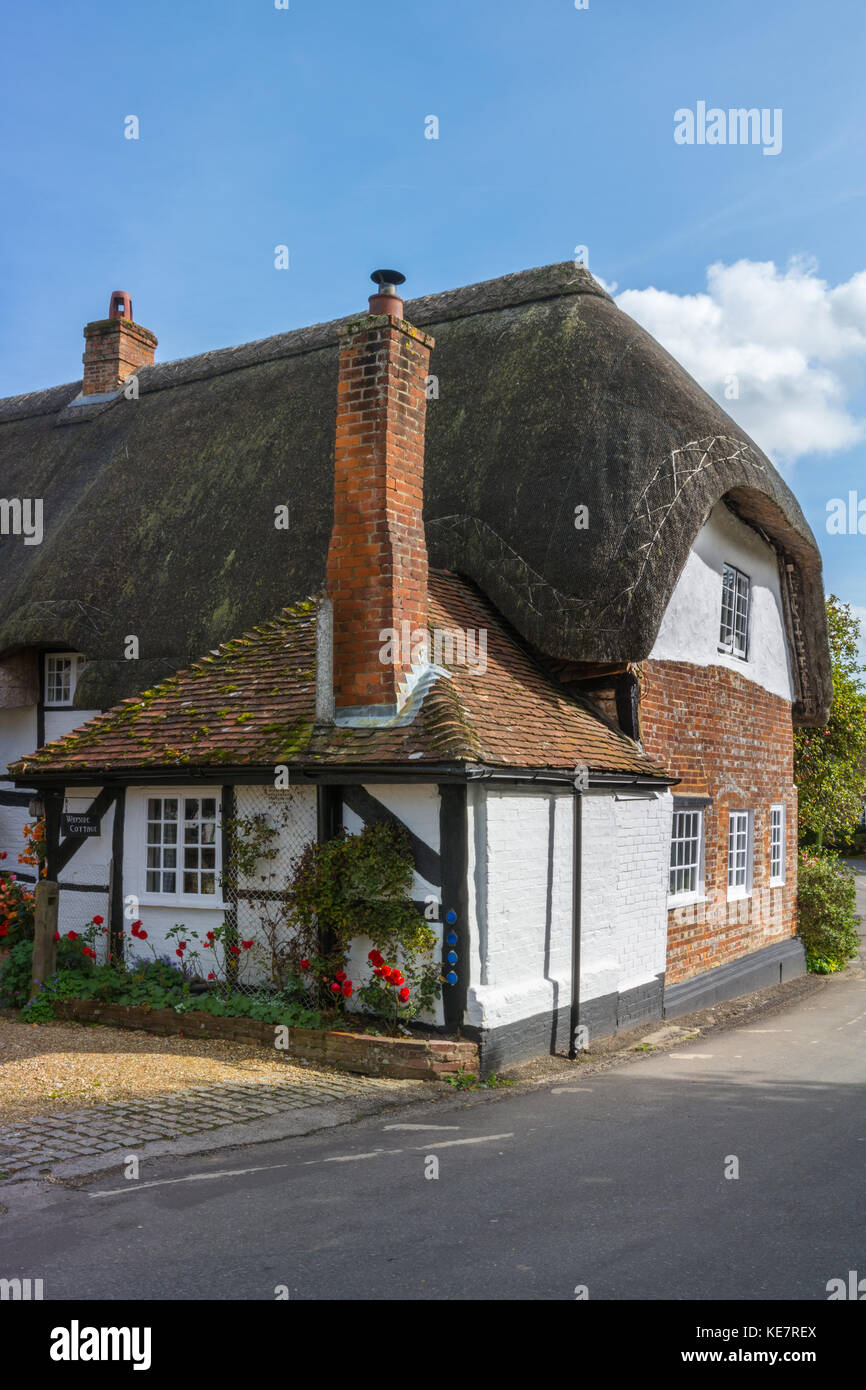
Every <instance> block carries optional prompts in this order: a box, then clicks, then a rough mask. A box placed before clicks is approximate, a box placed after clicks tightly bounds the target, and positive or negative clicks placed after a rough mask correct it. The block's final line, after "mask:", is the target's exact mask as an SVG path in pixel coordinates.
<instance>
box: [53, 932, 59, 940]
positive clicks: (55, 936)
mask: <svg viewBox="0 0 866 1390" xmlns="http://www.w3.org/2000/svg"><path fill="white" fill-rule="evenodd" d="M54 940H55V941H59V940H60V932H59V931H56V932H55V933H54Z"/></svg>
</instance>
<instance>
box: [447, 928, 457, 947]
mask: <svg viewBox="0 0 866 1390" xmlns="http://www.w3.org/2000/svg"><path fill="white" fill-rule="evenodd" d="M445 940H446V941H447V942H448V945H449V946H456V945H457V933H456V931H450V932H449V933H448V935H447V936H446V938H445Z"/></svg>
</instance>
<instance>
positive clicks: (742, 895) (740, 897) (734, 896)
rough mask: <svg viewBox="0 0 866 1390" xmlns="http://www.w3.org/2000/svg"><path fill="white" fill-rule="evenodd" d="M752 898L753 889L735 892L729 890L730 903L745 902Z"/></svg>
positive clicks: (739, 889)
mask: <svg viewBox="0 0 866 1390" xmlns="http://www.w3.org/2000/svg"><path fill="white" fill-rule="evenodd" d="M751 896H752V890H751V888H749V889H746V888H735V889H734V890H733V891H731V889H730V888H729V889H728V899H727V900H728V902H729V903H736V902H743V901H745V899H746V898H750V897H751Z"/></svg>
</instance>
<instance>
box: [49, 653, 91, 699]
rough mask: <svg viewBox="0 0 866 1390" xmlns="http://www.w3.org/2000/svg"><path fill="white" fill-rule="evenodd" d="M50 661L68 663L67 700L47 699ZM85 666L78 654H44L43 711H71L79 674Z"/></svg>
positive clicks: (85, 662)
mask: <svg viewBox="0 0 866 1390" xmlns="http://www.w3.org/2000/svg"><path fill="white" fill-rule="evenodd" d="M52 661H68V662H69V663H70V665H69V698H68V699H67V700H52V699H50V698H49V690H50V688H51V684H52V682H51V678H50V675H49V665H50V663H51V662H52ZM86 665H87V660H86V658H85V657H83V656H82V655H81V653H80V652H44V653H43V655H42V691H43V707H44V708H45V709H71V708H72V703H73V701H74V699H75V691H76V688H77V686H78V681H79V678H80V676H81V672H82V671H83V670H84V668H85V666H86Z"/></svg>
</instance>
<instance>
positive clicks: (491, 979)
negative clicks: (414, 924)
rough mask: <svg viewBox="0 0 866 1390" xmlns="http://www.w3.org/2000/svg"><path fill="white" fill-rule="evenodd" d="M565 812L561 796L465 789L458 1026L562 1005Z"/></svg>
mask: <svg viewBox="0 0 866 1390" xmlns="http://www.w3.org/2000/svg"><path fill="white" fill-rule="evenodd" d="M572 814H573V807H572V794H571V792H570V791H568V790H566V789H563V790H562V791H558V790H540V789H538V788H535V789H532V790H529V789H527V790H525V791H524V790H519V789H515V790H503V789H500V788H498V787H485V786H483V785H481V784H479V783H475V784H473V785H472V786H471V787H470V805H469V827H470V877H471V882H470V943H471V958H470V962H469V965H470V974H469V991H468V998H467V1014H468V1018H467V1022H469V1023H471V1024H474V1025H475V1026H477V1027H485V1028H498V1027H501V1026H503V1025H504V1024H506V1023H514V1022H516V1021H518V1020H519V1019H522V1018H530V1017H532V1016H533V1015H535V1014H540V1013H545V1012H550V1011H552V1010H554V1009H560V1008H564V1007H565V1006H566V1005H567V1004H568V1002H569V999H570V979H571V936H572ZM473 888H474V892H473V891H472V890H473Z"/></svg>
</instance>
